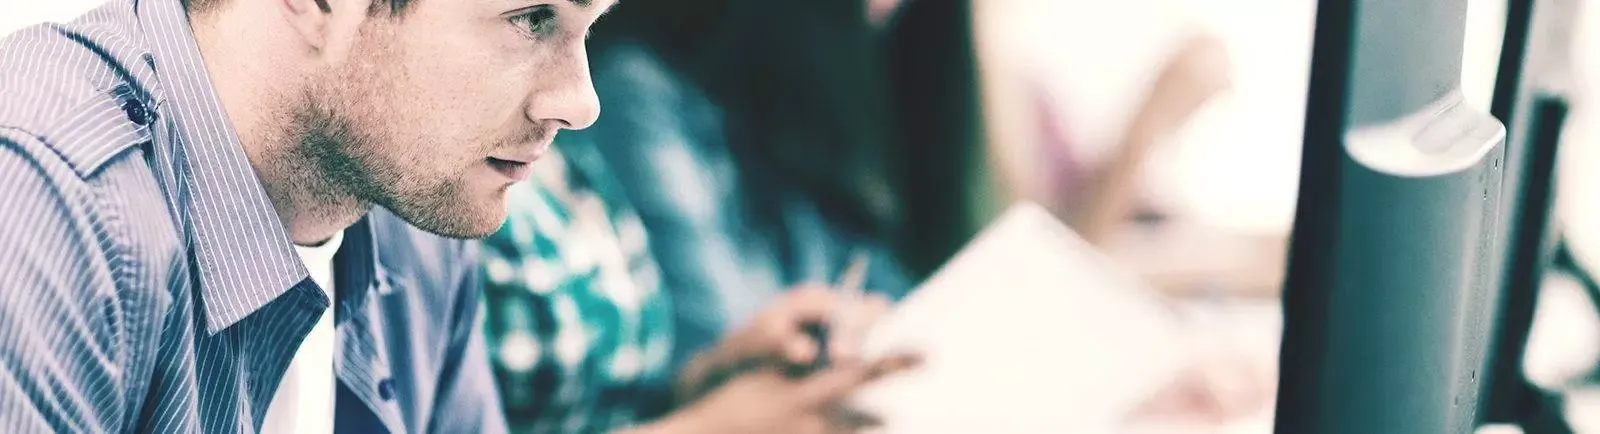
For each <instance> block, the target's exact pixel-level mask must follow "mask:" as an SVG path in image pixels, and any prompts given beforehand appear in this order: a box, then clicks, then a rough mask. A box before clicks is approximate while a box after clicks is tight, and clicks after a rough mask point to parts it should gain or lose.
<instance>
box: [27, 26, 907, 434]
mask: <svg viewBox="0 0 1600 434" xmlns="http://www.w3.org/2000/svg"><path fill="white" fill-rule="evenodd" d="M614 3H615V2H614V1H613V0H420V1H406V0H188V1H186V2H180V0H111V1H110V3H108V4H106V5H105V6H103V7H101V8H99V9H96V10H95V11H93V12H90V13H88V14H87V15H85V16H83V17H82V18H80V19H79V20H77V21H74V22H73V23H70V24H65V25H48V26H39V27H33V28H30V29H26V30H23V31H21V32H19V33H17V34H15V35H12V36H10V37H8V38H6V39H4V40H0V191H4V192H5V193H4V194H5V196H4V197H5V200H4V205H5V206H4V208H3V209H0V282H3V286H4V288H5V290H4V292H0V432H130V431H136V432H163V433H166V432H257V431H267V432H296V433H315V432H331V431H333V430H335V429H337V430H338V431H341V432H423V431H427V432H500V431H504V430H505V422H504V419H503V416H502V415H501V411H500V403H499V402H498V400H497V398H496V397H495V387H494V382H493V380H492V379H491V378H490V373H489V368H488V364H487V362H486V360H485V356H484V350H483V338H482V336H481V332H480V331H479V328H478V327H477V324H478V322H477V317H478V315H479V313H478V308H477V306H478V305H479V293H478V289H477V288H478V284H477V278H476V273H475V272H473V269H474V268H475V267H476V261H475V259H474V257H473V256H474V254H475V252H474V249H473V248H471V247H469V245H468V244H466V243H464V242H462V241H458V240H454V239H453V238H476V237H481V236H484V235H487V234H490V233H492V232H494V231H495V230H496V229H497V228H498V227H499V226H500V225H501V222H502V220H503V219H504V217H505V205H504V195H505V192H506V190H507V188H508V187H509V186H510V185H511V184H513V183H515V182H517V181H519V180H522V179H525V178H527V177H528V176H529V175H530V173H531V164H532V162H533V161H534V160H536V159H538V158H539V156H540V155H541V154H542V153H543V152H544V151H545V149H546V148H547V147H548V146H549V143H550V142H551V140H552V139H553V137H554V135H555V134H556V132H557V131H559V130H562V129H578V128H584V127H586V126H588V125H589V124H591V123H592V122H594V119H595V117H596V116H597V115H598V110H599V109H598V107H597V103H596V102H595V99H596V98H595V96H594V90H593V89H592V88H591V86H590V83H589V77H588V66H587V64H586V59H585V54H584V44H583V37H584V34H585V33H586V31H587V29H588V28H589V26H590V25H592V24H593V22H594V21H595V20H596V19H597V18H598V17H599V15H600V14H601V13H602V12H603V11H604V10H605V9H606V8H609V7H610V6H611V5H612V4H614ZM813 304H814V305H826V303H813ZM813 310H814V309H813ZM779 311H780V312H782V310H781V309H780V310H779ZM806 312H809V311H808V310H805V309H798V310H794V311H793V314H789V315H778V316H776V318H779V319H781V320H784V321H773V322H769V325H768V328H767V330H775V331H777V332H774V333H764V334H761V333H758V334H753V335H751V336H756V337H758V338H750V339H746V341H745V342H743V343H741V344H740V345H733V346H728V347H727V348H734V349H738V350H741V351H742V352H743V353H744V354H740V355H737V356H733V355H730V356H728V357H725V358H723V359H721V360H727V361H729V363H736V362H737V363H744V362H745V361H746V360H752V359H764V358H765V357H767V356H769V355H770V356H781V354H780V353H781V350H782V349H784V348H786V346H787V348H792V347H793V346H794V345H796V342H802V343H803V342H809V341H803V340H804V339H806V338H805V337H804V334H803V333H800V332H799V327H798V326H797V325H796V326H792V327H791V326H788V325H784V324H787V323H786V322H785V321H788V320H792V321H801V320H807V319H808V318H809V317H810V316H815V315H814V314H808V313H806ZM771 324H779V325H777V326H774V325H771ZM897 362H898V361H895V360H891V361H886V362H884V363H888V364H882V363H878V364H848V363H847V364H842V365H841V366H840V367H838V368H836V369H833V370H830V371H827V372H824V373H820V374H817V375H814V376H812V377H810V378H807V379H804V380H793V381H791V380H782V381H780V380H777V379H772V380H763V381H754V380H752V381H744V382H736V383H737V384H744V385H752V384H753V385H756V386H745V387H744V388H745V389H750V392H748V393H744V394H742V396H743V397H748V396H763V395H773V396H792V395H795V394H787V395H786V394H785V393H784V392H786V391H800V392H808V391H809V392H810V393H809V394H807V393H801V394H800V395H803V396H825V395H831V394H832V392H831V391H832V390H835V389H838V388H849V387H853V386H854V385H857V384H859V383H861V382H865V381H869V380H871V379H872V378H875V377H876V376H877V375H881V374H882V373H884V372H886V371H891V370H893V369H892V368H893V367H894V366H900V365H899V364H896V363H897ZM757 378H758V379H759V378H768V377H757ZM733 384H735V383H730V385H733ZM791 389H793V390H791ZM824 391H826V392H829V393H821V392H824ZM723 396H727V397H729V398H728V399H732V400H733V401H735V402H739V403H741V404H744V405H745V407H749V406H751V405H757V406H758V407H761V410H762V411H757V412H746V413H752V414H765V415H769V416H772V418H774V419H783V418H785V417H787V416H786V415H788V414H792V413H801V412H804V411H809V403H806V402H800V401H797V400H795V399H786V400H777V401H772V402H766V403H765V404H766V405H764V406H763V405H758V404H763V402H761V401H759V400H750V399H744V398H742V397H741V394H733V395H728V394H723ZM751 403H755V404H751ZM802 404H806V405H802ZM803 407H804V408H803ZM718 408H728V409H730V410H741V409H742V408H740V407H739V406H734V407H728V406H722V407H718Z"/></svg>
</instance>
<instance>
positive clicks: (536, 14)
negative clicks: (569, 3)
mask: <svg viewBox="0 0 1600 434" xmlns="http://www.w3.org/2000/svg"><path fill="white" fill-rule="evenodd" d="M510 21H511V25H514V26H516V27H517V30H518V31H522V32H527V33H528V35H529V36H542V35H546V34H549V33H550V32H551V31H552V30H555V26H556V11H555V10H554V9H551V8H549V7H544V6H541V7H537V8H534V9H531V10H529V11H527V12H523V13H520V14H517V15H515V16H512V17H511V18H510Z"/></svg>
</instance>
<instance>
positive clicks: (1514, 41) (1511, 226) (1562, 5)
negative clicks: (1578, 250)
mask: <svg viewBox="0 0 1600 434" xmlns="http://www.w3.org/2000/svg"><path fill="white" fill-rule="evenodd" d="M1576 6H1577V2H1576V1H1572V0H1511V1H1510V2H1509V3H1508V4H1507V13H1506V37H1505V42H1504V44H1503V46H1502V49H1501V56H1500V69H1499V77H1498V79H1497V80H1496V83H1495V97H1494V103H1493V105H1492V108H1491V113H1493V114H1494V115H1495V117H1497V118H1499V119H1501V120H1503V121H1505V122H1506V123H1507V127H1506V129H1507V134H1508V140H1507V147H1506V149H1507V150H1506V175H1505V185H1504V186H1503V191H1504V198H1503V199H1504V203H1505V205H1506V207H1505V209H1506V210H1505V213H1504V215H1505V231H1504V233H1505V237H1506V238H1505V240H1506V245H1507V246H1508V250H1507V255H1506V258H1505V261H1504V264H1503V266H1504V267H1505V268H1504V270H1505V274H1504V277H1505V279H1504V281H1503V282H1502V285H1501V286H1500V291H1501V294H1500V299H1501V303H1500V306H1499V309H1500V310H1499V315H1498V316H1499V318H1500V320H1499V321H1498V324H1499V328H1498V330H1497V332H1496V334H1495V340H1494V346H1493V348H1494V351H1493V352H1492V353H1491V355H1490V362H1491V364H1490V367H1491V368H1490V371H1489V375H1488V378H1489V380H1490V383H1489V386H1490V388H1489V389H1488V396H1486V397H1485V399H1484V400H1483V405H1482V411H1483V416H1482V418H1481V421H1482V422H1484V423H1514V424H1518V425H1520V426H1522V427H1523V430H1524V431H1525V432H1528V433H1530V434H1565V433H1571V432H1572V428H1571V427H1569V426H1567V424H1566V422H1565V420H1564V417H1563V415H1562V403H1561V401H1560V399H1559V397H1558V396H1554V395H1551V394H1549V393H1546V392H1544V391H1542V390H1540V389H1539V388H1537V387H1535V386H1534V385H1533V384H1531V383H1530V382H1529V381H1528V380H1527V378H1525V377H1524V376H1523V372H1524V371H1523V366H1522V359H1523V353H1524V352H1525V351H1526V349H1527V342H1528V334H1529V332H1530V331H1531V329H1532V327H1533V317H1534V308H1535V307H1536V306H1537V304H1538V294H1539V284H1540V282H1541V281H1542V280H1543V276H1544V274H1545V271H1546V269H1547V268H1548V267H1549V266H1550V264H1551V258H1552V256H1553V255H1554V251H1555V247H1556V244H1557V243H1556V239H1555V238H1556V233H1557V232H1556V231H1555V230H1554V227H1553V225H1551V209H1552V207H1553V202H1554V193H1555V192H1554V184H1555V170H1556V156H1557V154H1559V145H1560V138H1561V129H1562V125H1563V123H1564V121H1565V118H1566V113H1567V103H1566V99H1565V97H1564V96H1563V95H1562V94H1563V89H1564V88H1565V87H1567V83H1566V79H1567V77H1568V75H1567V74H1568V72H1569V71H1568V68H1569V66H1568V65H1567V60H1568V57H1569V54H1570V51H1571V41H1572V37H1573V35H1572V34H1573V31H1574V30H1575V28H1574V24H1575V23H1574V20H1575V19H1576V16H1577V13H1578V11H1577V10H1576V9H1575V8H1576Z"/></svg>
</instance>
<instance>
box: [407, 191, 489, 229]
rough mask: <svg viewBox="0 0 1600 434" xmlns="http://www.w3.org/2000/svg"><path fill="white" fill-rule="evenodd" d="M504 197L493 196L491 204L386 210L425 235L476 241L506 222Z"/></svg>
mask: <svg viewBox="0 0 1600 434" xmlns="http://www.w3.org/2000/svg"><path fill="white" fill-rule="evenodd" d="M504 198H505V194H504V192H500V193H499V194H496V195H495V200H494V201H493V204H492V205H489V204H457V205H455V206H440V205H430V206H417V207H386V208H389V209H390V210H391V211H393V212H394V213H395V214H396V215H398V216H400V218H401V219H403V220H405V221H406V222H407V223H410V224H411V225H412V226H415V227H416V228H417V229H421V230H423V231H425V232H428V233H431V234H434V235H438V236H441V237H446V238H455V239H463V240H469V239H479V238H484V237H488V236H489V235H493V234H494V233H495V232H496V231H499V230H500V226H501V225H503V224H505V222H506V207H505V200H504Z"/></svg>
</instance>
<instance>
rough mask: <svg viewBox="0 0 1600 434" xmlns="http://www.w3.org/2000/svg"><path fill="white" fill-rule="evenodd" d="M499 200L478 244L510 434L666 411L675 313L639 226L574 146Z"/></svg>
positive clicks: (575, 429)
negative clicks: (494, 221) (492, 230)
mask: <svg viewBox="0 0 1600 434" xmlns="http://www.w3.org/2000/svg"><path fill="white" fill-rule="evenodd" d="M563 148H564V150H565V151H567V152H566V153H565V154H562V153H556V152H552V153H551V155H548V156H546V157H545V158H544V159H542V160H541V161H540V162H539V163H537V165H538V167H537V168H536V169H535V179H533V180H531V181H529V182H524V183H519V184H517V185H515V186H513V187H511V190H510V191H508V192H507V194H508V198H509V203H510V209H509V218H508V219H507V221H506V223H505V226H503V227H501V229H500V231H499V232H498V233H496V234H495V235H493V236H492V237H490V238H489V239H487V240H486V241H485V248H484V249H483V253H484V271H485V274H484V275H485V276H486V278H487V279H486V280H487V282H488V283H487V292H486V293H485V300H486V303H487V306H486V311H485V312H486V321H487V323H486V331H487V332H488V343H489V351H490V355H491V360H492V362H493V364H494V367H495V373H496V378H497V380H498V381H499V385H500V390H501V394H502V397H503V399H504V401H505V406H506V412H507V416H508V418H509V419H510V421H511V423H512V426H513V430H514V431H517V432H531V433H590V432H594V433H599V432H609V431H612V430H614V429H617V428H621V427H626V426H629V425H632V424H634V423H636V422H637V421H640V420H643V419H648V418H650V417H653V416H654V415H655V414H656V413H657V412H658V411H659V410H660V409H661V406H662V404H664V403H665V402H666V400H665V396H666V390H667V389H668V388H667V385H668V384H669V381H668V379H669V375H670V374H669V369H668V357H669V355H670V353H671V346H672V310H671V306H670V305H669V303H668V300H667V298H666V296H665V294H664V293H663V292H662V291H661V289H660V277H659V270H658V269H657V268H656V264H655V262H654V261H653V260H651V257H650V255H649V250H648V248H647V246H646V242H645V235H644V228H643V226H641V225H640V222H639V219H638V217H637V216H636V215H635V214H633V212H632V211H631V210H630V209H629V208H628V207H626V206H624V205H623V204H622V203H619V202H617V201H614V200H611V199H610V198H611V197H614V196H608V195H606V194H603V193H605V192H608V191H610V187H609V183H607V182H605V181H606V179H607V178H604V174H605V172H604V170H603V168H601V167H597V166H596V165H598V164H600V163H599V161H598V160H597V159H595V158H594V157H592V156H591V155H590V154H588V153H586V152H583V151H584V150H583V149H581V148H582V147H581V146H578V148H580V149H565V148H567V146H564V147H563Z"/></svg>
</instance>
